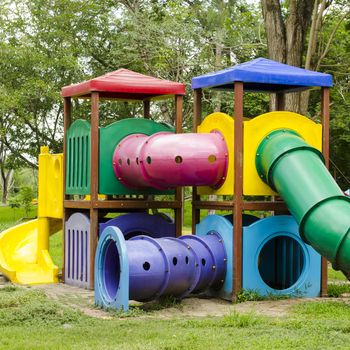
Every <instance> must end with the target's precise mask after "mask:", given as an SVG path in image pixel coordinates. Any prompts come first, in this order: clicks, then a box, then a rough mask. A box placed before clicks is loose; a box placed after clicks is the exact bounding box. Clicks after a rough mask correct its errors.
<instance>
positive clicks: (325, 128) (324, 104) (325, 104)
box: [321, 87, 330, 296]
mask: <svg viewBox="0 0 350 350" xmlns="http://www.w3.org/2000/svg"><path fill="white" fill-rule="evenodd" d="M321 95H322V96H321V123H322V153H323V156H324V159H325V165H326V167H327V169H328V168H329V122H330V121H329V88H328V87H323V88H322V90H321ZM327 282H328V262H327V259H325V258H323V257H322V262H321V296H327Z"/></svg>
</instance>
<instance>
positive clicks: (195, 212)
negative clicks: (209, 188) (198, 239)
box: [192, 89, 202, 234]
mask: <svg viewBox="0 0 350 350" xmlns="http://www.w3.org/2000/svg"><path fill="white" fill-rule="evenodd" d="M193 99H194V101H193V123H192V125H193V126H192V131H193V132H194V133H196V132H197V127H198V125H200V123H201V121H202V89H195V90H194V96H193ZM199 200H200V196H199V195H198V192H197V187H195V186H193V187H192V202H193V203H194V202H197V201H199ZM199 220H200V210H199V209H198V208H196V207H192V233H193V234H195V233H196V225H197V224H198V223H199Z"/></svg>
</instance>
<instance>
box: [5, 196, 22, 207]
mask: <svg viewBox="0 0 350 350" xmlns="http://www.w3.org/2000/svg"><path fill="white" fill-rule="evenodd" d="M8 204H9V207H10V208H12V209H16V208H19V207H20V206H21V201H20V199H19V197H18V196H17V197H12V198H10V199H9V201H8Z"/></svg>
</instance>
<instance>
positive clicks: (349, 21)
mask: <svg viewBox="0 0 350 350" xmlns="http://www.w3.org/2000/svg"><path fill="white" fill-rule="evenodd" d="M349 41H350V18H349V5H348V4H347V2H346V1H341V0H330V1H324V0H302V1H297V0H289V1H288V2H287V1H280V0H261V3H259V2H258V1H256V2H252V1H249V2H247V1H246V0H205V1H200V0H184V1H175V0H173V1H171V0H170V1H168V0H167V1H163V0H121V1H118V0H99V1H93V0H3V1H2V2H1V4H0V72H1V74H0V92H1V93H0V120H1V122H0V149H1V155H0V168H1V167H3V168H4V169H13V168H14V167H16V166H21V165H23V164H25V165H26V166H28V165H29V166H31V167H35V166H36V157H37V155H38V153H39V149H40V145H43V144H46V145H48V146H49V147H50V148H51V149H52V151H54V152H60V151H61V150H62V136H63V135H62V131H63V130H62V126H63V122H62V116H63V106H62V99H61V97H60V90H61V88H62V87H63V86H65V85H69V84H71V83H76V82H80V81H83V80H86V79H90V78H92V77H95V76H98V75H101V74H104V73H106V72H109V71H113V70H116V69H118V68H122V67H123V68H127V69H131V70H134V71H137V72H140V73H144V74H148V75H152V76H155V77H159V78H165V79H170V80H174V81H180V82H183V83H186V84H188V86H190V82H191V78H192V77H193V76H196V75H199V74H204V73H207V72H210V71H214V70H217V69H222V68H224V67H228V66H232V65H234V64H237V63H242V62H244V61H247V60H251V59H254V58H256V57H270V58H273V59H277V60H279V61H281V62H286V63H289V64H294V65H298V66H302V67H305V66H306V67H307V68H309V69H315V70H319V71H324V72H328V73H331V74H333V76H334V81H335V87H334V89H333V90H332V95H331V98H332V101H333V103H332V107H331V116H332V123H331V127H332V130H331V132H332V134H331V135H332V139H331V151H332V153H331V157H332V160H333V162H334V163H335V164H336V166H337V167H338V174H340V173H343V175H344V176H341V178H339V180H340V183H341V184H342V186H343V187H344V188H346V187H350V184H349V185H348V184H347V180H346V178H348V177H350V154H349V152H346V150H347V149H348V145H349V131H350V130H349V129H350V114H349V110H350V105H349V104H350V102H349V101H350V100H349V98H350V90H349V89H350V85H349V84H350V81H349V72H350V54H349V48H350V45H349V44H350V42H349ZM293 50H294V51H293ZM300 98H303V97H298V99H299V101H301V100H300ZM294 100H295V99H294ZM306 101H307V102H306V108H304V109H303V112H304V113H305V114H307V115H308V116H310V117H312V118H314V119H315V120H317V118H318V117H319V109H320V101H319V98H318V96H316V94H314V93H311V95H310V96H309V95H308V96H307V98H306ZM192 102H193V101H192V96H191V93H190V89H189V88H188V94H187V96H186V98H185V104H184V115H185V118H184V120H185V129H186V128H188V129H189V128H190V125H191V118H192ZM75 103H76V106H75V107H77V108H75V115H74V117H81V116H84V115H86V114H88V113H89V112H88V105H87V104H86V103H84V102H81V101H77V102H75ZM268 103H269V100H268V96H266V95H259V94H258V95H257V94H255V95H254V96H249V95H248V96H247V99H246V103H245V114H246V116H256V115H258V114H260V113H262V112H264V111H266V109H268ZM304 106H305V99H304ZM232 107H233V106H232V96H231V95H230V94H225V93H214V92H205V95H204V113H210V112H212V111H213V110H219V109H220V110H222V111H224V112H228V113H231V114H232ZM298 108H299V107H298ZM101 110H102V116H103V120H102V122H103V123H108V122H110V121H111V120H115V119H118V118H122V117H125V116H127V115H130V116H137V115H140V113H141V111H142V106H140V105H137V104H126V103H118V104H116V103H105V104H103V106H101ZM152 113H153V118H154V119H156V120H162V121H166V122H169V123H171V122H172V121H173V118H174V115H173V107H172V102H161V103H158V106H157V108H155V109H154V110H152ZM339 171H340V172H339Z"/></svg>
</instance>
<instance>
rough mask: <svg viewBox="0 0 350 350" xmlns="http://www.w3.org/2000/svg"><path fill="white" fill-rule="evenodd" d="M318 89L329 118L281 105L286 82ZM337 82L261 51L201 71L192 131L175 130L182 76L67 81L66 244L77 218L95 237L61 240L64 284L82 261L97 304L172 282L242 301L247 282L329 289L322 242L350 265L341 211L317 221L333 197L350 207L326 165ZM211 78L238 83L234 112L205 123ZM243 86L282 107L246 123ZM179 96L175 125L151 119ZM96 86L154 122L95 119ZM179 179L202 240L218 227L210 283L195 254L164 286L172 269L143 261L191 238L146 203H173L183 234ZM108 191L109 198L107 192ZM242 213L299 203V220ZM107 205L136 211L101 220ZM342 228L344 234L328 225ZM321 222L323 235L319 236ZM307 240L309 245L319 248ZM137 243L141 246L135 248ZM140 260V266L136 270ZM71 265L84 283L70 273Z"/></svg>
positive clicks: (293, 207) (223, 85)
mask: <svg viewBox="0 0 350 350" xmlns="http://www.w3.org/2000/svg"><path fill="white" fill-rule="evenodd" d="M315 86H318V87H321V89H322V111H321V112H322V113H321V119H322V124H317V123H315V122H313V121H311V120H309V119H308V118H306V117H303V116H301V115H298V114H295V113H291V112H285V111H283V109H284V107H283V104H284V99H283V96H284V93H286V92H289V91H298V90H304V89H307V88H309V87H315ZM330 86H332V78H331V76H329V75H327V74H321V73H317V72H310V71H306V70H303V69H299V68H296V67H290V66H287V65H283V64H280V63H277V62H273V61H270V60H265V59H257V60H254V61H251V62H247V63H245V64H242V65H238V66H234V67H231V68H228V69H225V70H223V71H219V72H215V73H211V74H208V75H205V76H201V77H196V78H194V79H193V81H192V87H193V88H194V97H195V101H194V107H195V108H194V130H193V131H194V133H192V134H179V133H180V132H181V124H182V96H183V94H184V86H183V85H182V84H178V83H172V82H169V81H161V80H159V79H154V78H150V77H146V76H142V75H140V74H137V73H133V72H130V71H127V70H119V71H116V72H113V73H109V74H107V75H105V76H102V77H99V78H96V79H92V80H90V81H88V82H84V83H81V84H76V85H73V86H70V87H65V88H63V90H62V95H63V97H64V99H65V167H66V168H65V195H66V197H65V201H64V207H65V209H64V210H65V216H66V220H67V221H66V223H65V226H66V228H65V232H66V241H67V240H70V239H71V238H68V236H67V232H68V231H69V232H74V234H75V238H74V239H73V241H74V240H78V241H79V232H80V231H79V227H84V230H85V229H86V232H87V233H88V234H87V236H86V237H88V238H85V240H86V241H88V244H85V241H83V244H78V243H77V242H78V241H77V242H76V241H74V242H76V243H74V248H73V246H72V244H67V243H66V245H65V247H66V248H65V262H64V268H65V274H64V275H65V279H66V282H67V283H73V284H74V283H81V282H82V281H81V273H79V271H84V274H85V271H87V275H89V277H88V278H86V279H85V281H84V283H83V284H82V285H83V286H84V287H89V288H92V287H93V284H94V281H95V293H96V303H98V304H99V305H103V306H106V307H110V306H112V307H118V308H120V307H122V308H124V309H126V308H127V305H128V302H127V301H128V298H129V297H134V298H136V299H139V300H144V299H148V298H151V297H155V296H159V295H161V294H164V293H165V294H168V293H170V294H172V295H175V296H183V295H185V294H186V293H188V291H191V290H192V291H196V290H201V291H205V292H207V293H209V294H211V295H217V296H219V297H223V298H226V299H231V298H234V297H235V296H236V295H237V294H238V293H239V292H240V291H241V289H242V288H243V289H257V290H258V291H259V292H260V293H261V294H267V293H275V294H278V293H282V294H289V295H298V296H300V295H304V296H316V295H323V294H325V291H326V283H327V263H326V260H325V259H321V256H320V255H319V254H318V253H317V252H316V251H315V250H314V249H313V248H315V249H316V250H317V251H318V252H320V253H321V254H324V255H325V256H326V257H327V258H328V259H330V260H331V261H332V262H333V263H334V265H335V266H336V267H337V268H340V269H344V270H345V269H348V268H349V266H348V261H347V259H346V254H344V252H346V251H347V248H346V244H347V243H346V242H347V230H348V227H349V225H348V219H347V218H346V215H345V214H344V215H345V217H344V218H342V219H341V220H339V225H340V226H341V227H340V228H339V229H338V228H335V226H334V225H333V224H332V223H328V222H326V223H324V224H321V227H320V228H319V227H318V226H317V225H318V219H317V218H318V216H322V217H323V218H325V217H326V215H324V212H323V211H324V210H329V209H327V208H329V207H332V210H336V211H337V212H339V213H340V211H339V210H338V209H337V208H338V207H341V208H342V211H343V212H344V213H346V212H347V210H348V209H347V205H348V202H347V200H346V199H344V198H345V197H343V196H341V193H340V190H339V188H338V187H337V185H336V184H335V182H334V181H333V180H332V179H331V177H330V175H329V174H328V173H327V169H326V167H325V166H324V165H323V164H322V156H321V151H322V152H323V155H324V160H325V164H326V166H327V165H328V152H329V151H328V147H329V144H328V143H329V136H328V133H329V130H328V129H329V87H330ZM203 88H212V89H222V90H231V91H234V93H235V109H234V118H233V117H231V116H229V115H227V114H224V113H213V114H211V115H208V116H207V117H206V118H205V119H204V120H202V118H201V96H202V89H203ZM244 91H263V92H268V93H276V96H277V98H276V101H277V103H276V107H277V108H276V109H278V111H276V112H271V113H267V114H263V115H260V116H258V117H256V118H253V119H251V120H247V119H246V120H243V92H244ZM173 95H175V115H176V118H175V120H176V123H175V129H174V128H172V127H171V126H169V125H166V124H163V123H156V122H154V121H152V120H150V119H149V117H150V101H151V100H152V99H153V98H154V99H159V98H167V97H169V96H173ZM72 97H73V98H80V97H83V98H91V102H92V103H91V124H90V123H89V122H87V121H82V120H77V121H75V122H74V123H72V124H71V122H70V118H71V117H70V115H71V98H72ZM101 97H102V98H114V99H124V100H125V99H126V100H132V101H142V102H143V105H144V117H145V119H140V118H131V119H124V120H121V121H117V122H114V123H112V124H110V125H108V126H105V127H100V128H98V124H99V116H98V106H99V99H100V98H101ZM243 125H244V128H243ZM174 131H175V132H176V134H174ZM243 149H244V152H243ZM321 185H322V186H321ZM181 186H194V187H193V202H192V204H193V220H192V221H193V234H195V236H193V237H197V236H198V237H199V236H200V237H202V236H203V235H207V234H209V233H210V234H214V236H215V237H221V238H222V240H223V243H224V247H225V256H226V258H225V259H227V260H226V264H225V269H226V273H225V274H224V277H223V278H222V279H221V280H220V282H218V283H216V284H215V288H213V286H212V285H211V284H210V283H209V279H208V280H207V282H205V283H202V284H201V285H200V287H198V286H196V282H195V280H196V277H195V276H196V274H197V275H198V271H197V270H196V267H195V265H196V264H194V267H193V264H192V262H193V263H194V262H195V258H194V257H193V256H192V258H193V259H192V260H191V264H190V266H189V267H188V269H189V270H190V271H187V270H186V271H183V270H181V269H180V270H181V271H182V272H181V273H180V275H176V276H177V277H174V276H175V275H172V274H170V277H169V280H168V281H167V282H166V283H165V282H164V283H161V284H160V285H157V286H156V284H157V283H156V280H157V278H158V277H159V276H160V277H159V278H160V280H162V281H164V276H165V275H166V274H167V273H168V272H165V271H163V272H162V273H160V275H159V276H158V277H157V278H156V277H154V275H153V274H151V273H150V270H151V268H150V269H149V270H147V269H144V268H143V265H144V263H145V262H150V261H151V258H152V259H154V260H152V264H151V265H152V266H153V265H155V264H156V266H163V265H164V264H165V265H166V264H171V262H172V258H174V257H176V256H175V255H174V254H175V252H180V251H181V249H182V248H181V247H183V244H182V243H183V241H182V240H174V239H170V240H169V239H165V238H164V235H163V233H164V232H163V231H162V228H161V225H160V221H159V220H160V218H157V219H156V216H149V215H148V214H147V211H148V210H149V209H151V208H170V209H174V211H175V224H172V225H173V226H172V227H173V228H174V231H172V234H173V235H174V233H176V236H177V237H179V236H180V235H181V220H182V219H181V211H182V209H181V208H182V194H181V188H180V187H181ZM320 187H322V190H320ZM99 194H103V195H106V196H107V198H106V199H105V200H99V198H98V195H99ZM155 194H159V195H164V194H167V195H171V196H174V195H175V200H170V201H169V200H167V201H160V200H159V199H157V200H155V199H154V198H153V197H150V195H155ZM208 194H216V195H225V196H230V195H233V200H220V201H215V202H213V201H207V200H202V198H201V196H202V195H208ZM278 194H280V195H281V197H282V198H283V199H284V201H285V202H282V201H281V200H279V201H274V200H272V201H271V200H270V201H259V200H256V199H253V200H250V201H246V200H244V199H243V196H244V195H249V196H253V198H254V196H276V195H278ZM76 195H82V196H86V195H91V196H90V198H89V199H88V200H84V201H83V200H81V199H77V198H76V197H73V196H76ZM140 196H142V197H140ZM145 196H146V197H145ZM85 198H86V197H85ZM339 203H341V204H339ZM333 204H334V205H333ZM202 209H217V210H220V209H226V210H227V209H229V210H231V211H232V214H233V215H229V216H225V217H222V216H218V215H211V216H209V217H206V218H204V219H203V220H202V221H201V222H199V212H200V210H202ZM245 210H251V211H256V210H258V211H261V210H265V211H271V210H272V211H276V212H277V211H278V212H281V211H283V212H284V213H288V212H289V211H290V213H291V214H292V215H293V216H294V218H293V217H291V216H288V215H278V216H273V217H271V218H265V219H261V220H259V219H258V218H256V217H252V216H246V215H245V214H244V213H243V212H244V211H245ZM137 211H146V213H145V212H144V213H137ZM108 212H122V213H129V214H126V215H122V216H118V217H117V218H115V219H113V220H112V221H107V222H102V223H101V220H102V218H103V215H104V214H105V213H108ZM132 212H136V213H132ZM131 213H132V214H131ZM78 214H81V215H85V216H84V220H83V219H82V218H83V216H80V218H81V220H83V224H82V223H79V220H78V221H76V220H75V218H76V216H75V215H78ZM128 215H134V216H133V219H134V220H136V221H137V222H141V220H140V219H139V218H140V217H138V215H143V216H144V217H143V219H142V220H145V222H148V223H149V222H151V221H152V220H158V223H153V224H151V225H149V224H147V225H146V226H147V228H146V226H145V225H144V226H142V225H141V226H140V225H136V226H137V227H138V228H137V227H136V226H135V225H134V226H133V227H131V226H132V225H131V224H130V223H131V222H132V220H129V219H128ZM151 218H152V219H151ZM73 219H74V220H73ZM104 221H105V220H104ZM99 223H100V225H99ZM298 224H300V227H298ZM130 225H131V226H130ZM152 225H154V226H152ZM98 227H100V232H99V234H98ZM150 227H151V229H150ZM152 227H153V229H152ZM87 228H89V230H88V229H87ZM334 228H335V231H336V232H335V231H334V233H333V234H331V235H326V232H329V230H330V229H332V230H333V229H334ZM299 229H300V235H299ZM67 230H68V231H67ZM84 230H83V231H84ZM319 231H320V232H321V233H322V234H321V235H318V232H319ZM76 232H78V234H77V233H76ZM84 232H85V231H84ZM80 235H81V234H80ZM139 235H141V236H139ZM145 235H146V237H145ZM201 235H202V236H201ZM98 236H100V238H98ZM149 237H151V238H149ZM187 240H188V238H187ZM303 240H305V241H307V242H309V243H310V244H312V246H313V248H312V247H310V246H308V245H306V244H305V243H304V241H303ZM73 241H72V242H73ZM180 241H181V242H182V243H179V242H180ZM164 242H166V246H167V248H164V249H163V248H161V249H162V250H161V251H158V252H157V253H156V252H155V251H154V254H152V255H148V254H149V251H153V250H154V247H156V246H157V247H161V246H162V244H165V243H164ZM194 242H196V243H197V241H196V238H194V239H193V240H192V241H191V243H192V245H191V244H190V243H188V246H189V247H191V251H192V252H196V249H197V248H198V247H196V246H195V244H196V243H194ZM80 243H81V242H80ZM97 243H98V244H97ZM193 243H194V245H193ZM169 244H170V248H169V249H168V246H169ZM96 246H97V252H96V256H97V259H96V262H95V273H94V269H93V264H94V257H95V247H96ZM81 247H86V248H84V249H87V250H88V252H87V250H85V255H86V254H87V255H89V257H88V259H85V258H83V261H84V262H85V263H84V264H87V265H88V266H87V268H86V269H82V268H81V267H79V263H80V262H81V259H76V256H83V257H84V255H82V254H81V253H79V251H77V252H76V253H74V251H75V250H76V249H78V250H79V249H81ZM147 247H148V248H147ZM174 247H177V249H175V251H174V250H173V249H172V248H174ZM74 249H75V250H74ZM136 250H137V251H138V253H139V257H136V256H135V254H133V252H135V251H136ZM72 252H73V253H72ZM160 252H162V253H160ZM79 254H80V255H79ZM197 255H198V254H197ZM176 258H177V257H176ZM74 259H76V260H74ZM188 259H190V256H189V255H188ZM74 261H75V262H76V263H75V265H76V264H78V265H77V267H76V269H77V270H74V269H73V271H78V272H77V273H76V272H74V273H72V270H71V268H72V266H73V265H74V264H73V262H74ZM154 261H156V262H158V263H154ZM185 261H186V259H185ZM188 261H190V260H188ZM181 262H182V263H183V260H181ZM141 263H142V264H141ZM162 264H163V265H162ZM75 265H74V266H75ZM145 266H148V265H147V264H146V265H145ZM191 266H192V268H190V267H191ZM178 267H179V268H180V266H178ZM128 269H129V270H128ZM113 270H115V273H113ZM180 270H178V271H180ZM69 271H70V272H69ZM118 271H119V272H118ZM135 271H138V272H137V273H138V275H137V276H138V277H137V278H136V277H135V274H134V272H135ZM196 271H197V272H196ZM72 274H73V275H74V276H75V277H74V278H77V279H78V280H79V278H80V281H75V282H74V281H72V280H70V278H71V276H72ZM85 276H86V274H85ZM152 276H153V277H152ZM186 276H187V277H186ZM182 277H183V278H184V280H186V281H187V282H186V283H184V284H183V285H182V286H183V288H184V289H183V290H182V289H181V288H180V289H181V290H178V291H176V290H175V289H174V288H173V287H171V286H172V283H174V281H179V280H181V278H182ZM74 278H73V279H74ZM139 278H140V279H141V280H142V281H143V285H145V283H146V282H145V281H148V282H147V283H148V284H149V285H150V288H151V290H150V291H149V294H147V293H146V294H144V293H143V291H142V290H141V289H142V288H140V287H139V285H138V283H136V282H135V281H136V280H137V279H139ZM153 278H154V280H153ZM162 278H163V279H162ZM153 282H154V285H153ZM168 284H169V286H170V287H169V286H168ZM152 286H153V287H152ZM168 287H169V288H168Z"/></svg>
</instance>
